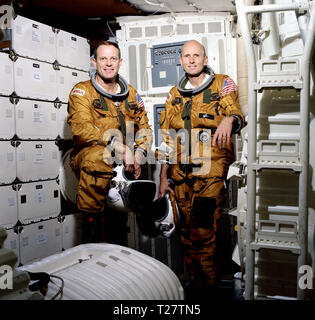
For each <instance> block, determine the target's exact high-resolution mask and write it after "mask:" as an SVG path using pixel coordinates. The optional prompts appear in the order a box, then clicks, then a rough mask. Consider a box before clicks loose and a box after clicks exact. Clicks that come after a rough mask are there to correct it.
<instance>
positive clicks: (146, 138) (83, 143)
mask: <svg viewBox="0 0 315 320" xmlns="http://www.w3.org/2000/svg"><path fill="white" fill-rule="evenodd" d="M93 63H94V66H95V67H96V72H95V73H94V74H92V75H91V80H89V81H85V82H80V83H78V84H76V85H75V86H74V88H73V89H72V91H71V92H70V95H69V110H68V111H69V112H68V118H67V121H68V123H69V124H70V126H71V129H72V139H73V142H74V150H73V152H72V155H71V157H72V161H71V167H72V169H73V171H74V172H75V174H76V175H77V177H78V179H79V187H78V199H77V205H78V208H79V209H80V210H82V211H84V212H85V214H84V221H85V222H84V223H83V225H84V228H83V229H85V230H83V231H84V232H85V233H86V235H87V236H86V237H85V238H86V239H85V240H83V242H87V241H89V242H92V241H93V242H98V241H99V240H100V238H99V233H100V230H99V228H98V227H99V225H100V221H99V219H100V216H101V215H100V213H102V212H103V210H104V207H105V196H106V188H107V187H108V186H109V182H110V180H111V179H112V177H113V170H112V169H113V161H112V160H113V157H114V156H116V157H117V158H120V159H121V160H123V162H124V164H125V170H126V171H130V172H134V177H135V178H136V179H137V178H139V176H140V173H141V165H140V164H141V161H142V160H143V157H144V156H145V155H146V152H147V151H148V150H149V149H150V146H151V143H152V132H151V129H150V126H149V124H148V117H147V114H146V111H145V110H144V105H143V101H142V99H141V97H140V96H139V94H138V93H137V91H136V90H135V89H134V88H133V87H132V86H130V85H128V84H127V82H126V81H125V80H124V79H123V78H122V77H121V76H120V75H119V74H118V72H119V68H120V66H121V63H122V59H121V57H120V50H119V47H118V45H117V44H116V43H113V42H109V41H104V42H101V43H100V44H99V45H98V46H97V47H96V48H95V50H94V59H93ZM137 130H141V132H142V133H143V132H144V134H142V135H141V136H140V137H138V138H137V140H136V141H134V135H130V134H129V135H128V133H134V132H135V131H137ZM119 133H121V134H119ZM134 142H135V143H134ZM106 210H107V209H106ZM93 213H94V214H93ZM89 221H90V222H93V221H94V224H96V225H97V226H96V228H97V230H98V231H96V233H97V235H96V234H92V233H93V232H94V233H95V231H93V232H92V229H91V230H90V231H91V232H90V233H89V230H88V229H89V227H88V222H89ZM83 238H84V236H83Z"/></svg>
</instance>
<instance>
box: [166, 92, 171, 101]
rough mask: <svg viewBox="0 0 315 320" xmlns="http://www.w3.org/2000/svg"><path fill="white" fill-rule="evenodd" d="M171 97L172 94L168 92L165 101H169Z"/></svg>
mask: <svg viewBox="0 0 315 320" xmlns="http://www.w3.org/2000/svg"><path fill="white" fill-rule="evenodd" d="M171 99H172V95H171V93H169V94H168V95H167V98H166V101H170V100H171Z"/></svg>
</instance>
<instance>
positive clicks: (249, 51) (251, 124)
mask: <svg viewBox="0 0 315 320" xmlns="http://www.w3.org/2000/svg"><path fill="white" fill-rule="evenodd" d="M236 10H237V15H238V19H239V23H240V28H241V32H242V36H243V39H244V44H245V50H246V56H247V63H248V159H247V213H246V266H245V299H246V300H252V299H254V271H255V251H253V250H252V249H251V243H252V242H253V241H254V239H255V220H256V171H255V170H253V164H254V163H255V162H256V147H257V145H256V137H257V129H256V122H257V92H256V90H255V88H254V84H255V83H256V82H257V70H256V59H255V52H254V47H253V43H252V38H251V34H250V26H249V24H248V19H247V15H246V12H245V6H244V3H243V0H236Z"/></svg>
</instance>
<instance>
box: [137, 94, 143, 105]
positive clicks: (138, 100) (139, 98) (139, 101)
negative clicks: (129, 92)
mask: <svg viewBox="0 0 315 320" xmlns="http://www.w3.org/2000/svg"><path fill="white" fill-rule="evenodd" d="M136 100H137V103H138V105H139V107H140V108H143V107H144V103H143V101H142V99H141V97H140V95H139V94H138V93H137V94H136Z"/></svg>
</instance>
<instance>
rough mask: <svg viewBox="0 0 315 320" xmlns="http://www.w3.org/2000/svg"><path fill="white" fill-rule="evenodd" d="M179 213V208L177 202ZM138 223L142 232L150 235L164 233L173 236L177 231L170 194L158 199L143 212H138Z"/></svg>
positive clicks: (165, 235)
mask: <svg viewBox="0 0 315 320" xmlns="http://www.w3.org/2000/svg"><path fill="white" fill-rule="evenodd" d="M175 207H176V210H177V212H176V213H175V214H177V213H178V208H177V205H176V203H175ZM137 224H138V227H139V229H140V230H141V232H142V233H143V234H144V235H146V236H148V237H156V236H158V235H160V234H162V235H163V236H164V237H167V238H169V237H171V235H172V234H173V232H174V231H175V223H174V212H173V207H172V203H171V200H170V196H169V194H166V195H165V196H164V197H162V198H159V199H156V200H155V201H153V202H152V203H151V204H150V205H149V206H147V207H146V208H145V209H144V210H142V211H141V212H137Z"/></svg>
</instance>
